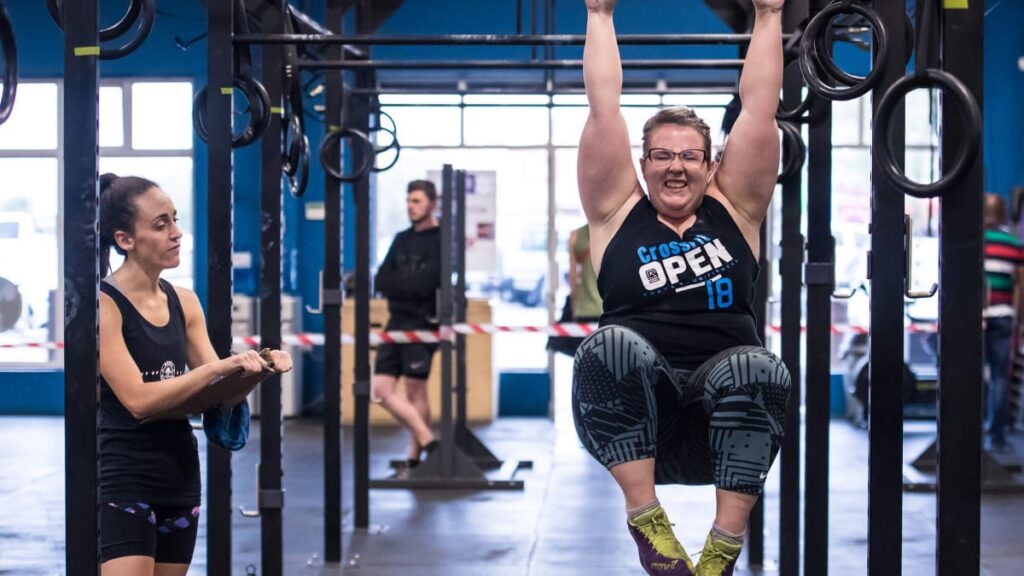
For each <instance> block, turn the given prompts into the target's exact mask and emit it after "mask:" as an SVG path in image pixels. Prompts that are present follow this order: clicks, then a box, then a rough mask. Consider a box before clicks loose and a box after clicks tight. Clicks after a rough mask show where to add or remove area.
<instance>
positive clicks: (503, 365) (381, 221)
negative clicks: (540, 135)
mask: <svg viewBox="0 0 1024 576" xmlns="http://www.w3.org/2000/svg"><path fill="white" fill-rule="evenodd" d="M400 130H401V128H400ZM453 162H454V163H455V164H456V165H457V166H458V167H459V168H464V169H466V170H468V171H471V172H472V171H493V172H494V173H495V175H496V178H497V179H496V184H495V195H496V219H495V220H496V222H495V227H494V235H495V239H496V245H497V262H495V266H494V267H493V269H492V273H491V274H490V275H489V276H488V275H486V274H485V275H483V276H484V278H483V280H484V281H486V282H489V293H490V294H491V304H492V312H493V322H494V323H496V324H513V325H543V324H546V323H547V322H548V317H547V308H546V307H545V301H546V295H547V272H548V256H547V239H546V238H547V206H548V203H547V196H548V195H547V189H548V180H547V178H548V170H547V151H546V150H544V149H534V150H510V149H507V148H481V149H471V150H465V149H463V150H458V151H453V150H448V149H416V150H408V151H405V150H403V151H402V161H401V162H399V163H398V165H397V166H395V167H394V168H393V169H391V170H388V171H387V172H382V173H380V174H378V175H377V199H376V207H377V215H376V225H377V232H376V234H377V237H376V250H375V252H374V253H375V255H376V256H377V261H378V262H380V261H381V260H383V258H384V255H385V254H386V253H387V250H388V247H389V246H390V245H391V241H392V239H393V238H394V235H395V234H396V233H397V232H398V231H399V230H402V229H404V228H407V227H408V226H409V220H408V217H407V216H406V213H405V189H406V184H407V183H408V182H409V181H410V180H413V179H417V178H425V177H427V176H428V174H430V173H431V172H434V173H436V172H439V171H440V170H441V166H442V165H443V164H444V163H453ZM563 245H564V242H563ZM466 278H467V281H468V282H470V283H478V282H480V281H481V277H480V276H479V275H474V274H471V273H470V271H467V274H466ZM479 290H480V289H479V288H478V289H477V290H475V291H479ZM546 340H547V337H546V336H544V335H538V334H496V335H495V337H494V340H493V342H494V366H495V369H496V370H501V369H508V368H544V367H546V366H547V351H546V350H545V349H544V344H545V342H546Z"/></svg>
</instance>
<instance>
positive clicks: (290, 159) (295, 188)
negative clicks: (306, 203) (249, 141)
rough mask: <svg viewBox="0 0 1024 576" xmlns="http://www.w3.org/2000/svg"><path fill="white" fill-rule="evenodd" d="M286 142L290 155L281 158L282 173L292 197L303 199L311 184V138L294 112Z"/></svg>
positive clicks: (290, 119) (289, 123) (289, 122)
mask: <svg viewBox="0 0 1024 576" xmlns="http://www.w3.org/2000/svg"><path fill="white" fill-rule="evenodd" d="M285 141H286V142H287V148H288V153H287V154H283V155H282V157H281V172H282V173H283V174H284V176H285V177H286V178H287V179H288V189H289V191H290V192H291V194H292V196H294V197H296V198H301V197H302V196H303V195H304V194H305V193H306V186H307V185H308V184H309V138H308V137H306V134H305V133H304V132H303V130H302V120H301V118H300V117H299V115H298V114H296V113H295V112H294V111H293V112H292V115H291V117H290V118H289V121H288V129H287V131H286V135H285ZM296 175H298V178H296Z"/></svg>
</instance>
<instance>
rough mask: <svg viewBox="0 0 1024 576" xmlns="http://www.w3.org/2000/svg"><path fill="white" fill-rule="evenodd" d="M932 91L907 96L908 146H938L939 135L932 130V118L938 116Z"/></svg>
mask: <svg viewBox="0 0 1024 576" xmlns="http://www.w3.org/2000/svg"><path fill="white" fill-rule="evenodd" d="M933 102H935V101H934V100H933V99H932V93H931V91H930V90H914V91H913V92H911V93H910V94H907V99H906V103H907V104H906V106H907V124H906V126H907V145H908V146H915V145H916V146H937V145H938V134H937V133H936V131H935V130H933V129H932V118H933V117H936V116H935V114H938V107H937V106H934V105H933Z"/></svg>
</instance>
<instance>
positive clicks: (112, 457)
mask: <svg viewBox="0 0 1024 576" xmlns="http://www.w3.org/2000/svg"><path fill="white" fill-rule="evenodd" d="M160 289H161V290H163V291H164V293H165V294H166V295H167V307H168V309H169V311H170V321H168V322H167V324H166V325H164V326H154V325H153V324H150V323H149V321H148V320H146V319H145V318H143V317H142V315H141V314H139V312H138V310H136V309H135V306H133V305H132V303H131V302H130V301H129V300H128V298H127V297H125V295H124V294H122V293H121V291H120V290H118V289H117V288H116V287H114V286H113V285H112V284H111V283H110V282H109V281H108V280H104V281H103V282H101V283H100V290H102V291H103V293H104V294H106V295H107V296H110V298H112V299H113V300H114V302H115V303H116V304H117V308H118V310H120V311H121V323H122V328H121V334H122V335H123V336H124V342H125V344H126V345H127V346H128V352H129V353H130V354H131V356H132V358H133V359H134V360H135V364H136V365H137V366H138V367H139V371H140V372H141V373H142V381H143V382H155V381H158V380H167V379H169V378H173V377H175V376H180V375H182V374H183V373H184V372H185V364H186V362H187V360H188V336H187V334H186V332H185V313H184V311H183V310H182V308H181V302H180V301H179V300H178V295H177V294H176V293H175V291H174V287H173V286H171V285H170V284H169V283H167V282H165V281H163V280H161V281H160ZM100 353H101V354H102V350H101V352H100ZM99 451H100V456H99V486H100V489H99V500H100V503H101V504H102V503H105V502H124V501H138V502H146V503H149V504H161V505H165V506H197V505H199V493H200V480H199V452H198V449H197V445H196V437H195V436H194V435H193V434H192V426H191V424H189V421H188V420H187V419H184V418H183V419H180V420H170V421H164V422H154V423H152V424H141V423H139V421H138V420H136V419H135V418H134V417H133V416H132V415H131V413H130V412H129V411H128V409H127V408H125V407H124V405H122V404H121V402H120V401H119V400H118V399H117V396H115V395H114V391H113V390H112V389H111V388H110V385H109V384H108V383H107V381H106V380H105V379H103V378H100V428H99Z"/></svg>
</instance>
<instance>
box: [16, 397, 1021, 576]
mask: <svg viewBox="0 0 1024 576" xmlns="http://www.w3.org/2000/svg"><path fill="white" fill-rule="evenodd" d="M254 424H255V423H254ZM254 431H255V427H254ZM350 432H351V431H346V435H347V436H346V441H347V442H348V443H349V445H350V441H351V433H350ZM479 433H480V436H481V437H482V438H483V439H484V440H485V441H486V442H487V443H488V445H489V446H490V447H491V449H492V450H493V451H494V452H495V453H497V454H498V455H499V456H501V457H503V458H507V459H529V460H533V461H534V463H535V467H534V469H533V470H532V471H528V472H526V473H523V474H522V475H521V477H522V478H523V479H525V480H526V489H525V491H523V492H475V493H468V492H452V491H415V492H413V491H404V490H375V491H373V492H372V493H371V499H370V514H371V518H370V522H371V528H370V529H369V530H367V531H353V530H352V526H351V524H352V518H351V504H352V496H351V483H350V480H349V478H350V474H351V469H352V468H351V462H350V460H348V459H347V460H346V463H345V472H346V487H345V490H344V508H345V538H344V552H345V560H346V561H345V563H344V565H343V566H325V565H324V563H323V561H322V558H323V543H322V541H323V536H322V526H323V518H322V512H321V509H320V504H319V503H320V502H321V499H322V493H323V488H322V464H321V461H320V458H321V456H320V446H321V431H320V427H319V425H318V423H317V422H316V421H312V420H289V421H288V422H287V424H286V426H285V453H286V457H285V463H284V465H285V487H286V490H287V498H286V508H285V512H284V521H285V543H284V546H285V553H284V557H285V574H288V575H293V574H295V575H301V574H310V575H313V574H340V573H342V572H344V573H347V574H360V575H366V576H375V575H392V574H394V575H397V574H416V575H418V576H431V575H437V576H441V575H444V576H462V575H469V574H472V575H480V574H486V575H489V576H512V575H515V576H523V575H530V576H544V575H552V576H553V575H559V576H563V575H575V574H580V575H583V574H588V575H590V574H601V575H605V574H623V575H626V574H630V575H632V574H642V572H641V571H640V569H639V568H638V567H637V565H636V562H635V554H636V552H635V548H634V547H633V543H632V541H631V540H630V538H629V535H628V534H627V532H626V530H625V529H624V515H623V505H622V501H621V497H620V496H619V494H618V492H617V490H616V489H615V487H614V485H613V484H612V482H611V480H610V479H609V478H608V476H607V474H606V473H605V472H604V471H603V469H602V468H601V467H600V466H598V465H597V464H596V463H594V462H593V461H591V460H590V458H589V457H588V456H587V455H586V454H585V453H584V452H583V451H582V450H581V449H580V448H579V447H578V445H577V442H576V438H575V434H574V433H573V431H572V429H571V427H570V426H569V425H568V424H567V423H565V422H562V423H560V424H559V425H555V424H554V423H552V422H551V421H549V420H546V419H515V420H500V421H498V422H497V423H495V424H493V425H490V426H486V427H482V428H480V429H479ZM931 433H932V430H930V427H929V426H928V425H920V424H916V425H908V427H907V434H906V442H905V453H906V454H907V456H908V457H910V456H913V455H916V454H917V453H918V452H919V451H920V450H921V449H923V448H924V446H925V445H927V443H928V442H929V441H930V439H931ZM200 439H201V441H200V446H203V445H204V443H203V441H202V435H201V433H200ZM1016 441H1017V445H1018V446H1022V445H1024V436H1021V435H1018V436H1017V437H1016ZM258 445H259V439H258V433H257V434H254V438H252V439H251V441H250V445H249V446H248V447H246V449H245V450H244V451H242V452H241V453H239V454H238V455H236V457H235V459H234V473H233V486H234V489H235V495H234V505H235V508H236V509H237V507H238V506H239V505H242V506H245V507H253V506H254V504H255V492H254V476H255V463H256V460H257V459H258V454H259V450H258ZM404 445H405V438H404V436H403V435H400V434H398V433H397V432H396V431H395V430H393V429H389V428H382V429H377V430H375V431H374V435H373V439H372V453H373V461H372V465H373V466H372V467H373V470H374V472H375V473H374V475H375V476H379V475H383V474H384V473H385V471H386V468H387V460H388V459H389V458H390V457H394V456H397V455H400V454H401V453H403V452H404ZM831 453H832V455H833V457H832V465H831V485H832V487H831V492H830V515H831V522H830V535H829V536H830V542H831V548H830V552H829V557H830V573H831V574H834V575H847V574H864V573H865V572H866V568H865V567H866V558H865V554H866V542H867V528H866V520H867V492H866V485H867V464H866V463H867V435H866V433H865V432H863V431H860V430H856V429H854V428H852V427H851V426H850V425H848V424H846V423H845V422H838V421H837V422H835V423H834V424H833V426H832V452H831ZM350 454H351V451H350V450H346V455H350ZM1018 458H1019V456H1018ZM769 482H770V484H769V490H768V494H767V500H766V510H767V512H766V514H767V519H766V526H767V529H766V535H765V543H766V559H767V560H768V562H767V563H766V566H765V567H764V568H762V569H757V570H754V569H750V568H748V567H747V566H746V563H745V562H743V569H742V570H740V571H738V573H742V574H766V573H774V572H775V570H774V562H773V561H772V559H774V558H775V557H776V551H775V548H776V543H777V541H778V530H777V528H776V527H777V525H778V520H777V518H778V514H777V502H778V501H777V485H776V482H777V472H773V474H772V477H771V479H770V480H769ZM63 483H64V476H63V423H62V421H61V420H60V419H56V418H24V417H3V418H0V574H4V575H6V574H12V575H13V574H17V575H19V576H20V575H26V576H28V575H36V574H40V575H41V574H47V575H49V574H63V573H64V568H63V558H64V551H63V535H64V508H63ZM659 496H660V497H661V500H662V502H663V504H664V505H665V506H666V508H667V510H668V511H669V515H670V517H671V519H672V521H673V522H674V523H675V530H676V533H677V535H678V536H679V538H680V540H681V541H682V543H683V544H684V546H685V547H686V548H687V549H689V550H691V551H694V552H695V551H696V550H698V549H699V546H700V544H701V543H702V542H703V539H704V536H705V535H706V533H707V530H708V528H709V526H710V523H711V520H712V516H713V492H712V489H711V488H684V487H672V488H664V489H661V490H660V493H659ZM1022 517H1024V496H998V497H997V496H986V497H985V498H984V502H983V512H982V564H983V569H982V574H988V575H993V576H995V575H1000V576H1011V575H1013V576H1017V575H1019V574H1021V573H1022V571H1024V543H1022V541H1024V527H1022V526H1021V522H1020V519H1021V518H1022ZM259 534H260V532H259V520H252V519H246V518H242V517H241V516H240V515H238V514H236V515H235V519H234V522H233V542H234V554H233V561H234V566H235V569H234V571H233V573H234V574H246V567H247V566H249V565H253V566H254V567H255V572H254V573H255V574H260V573H262V572H261V570H260V569H259V566H260V554H259ZM934 541H935V499H934V496H930V495H924V494H907V495H905V497H904V539H903V551H904V560H903V566H904V572H903V573H904V574H906V575H919V574H920V575H925V574H934V573H935V569H934V564H935V563H934V557H935V545H934ZM205 557H206V543H205V526H203V527H201V531H200V542H199V545H198V547H197V550H196V562H195V563H194V564H193V568H192V570H191V571H190V574H196V575H202V574H205V573H206V569H205Z"/></svg>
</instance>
